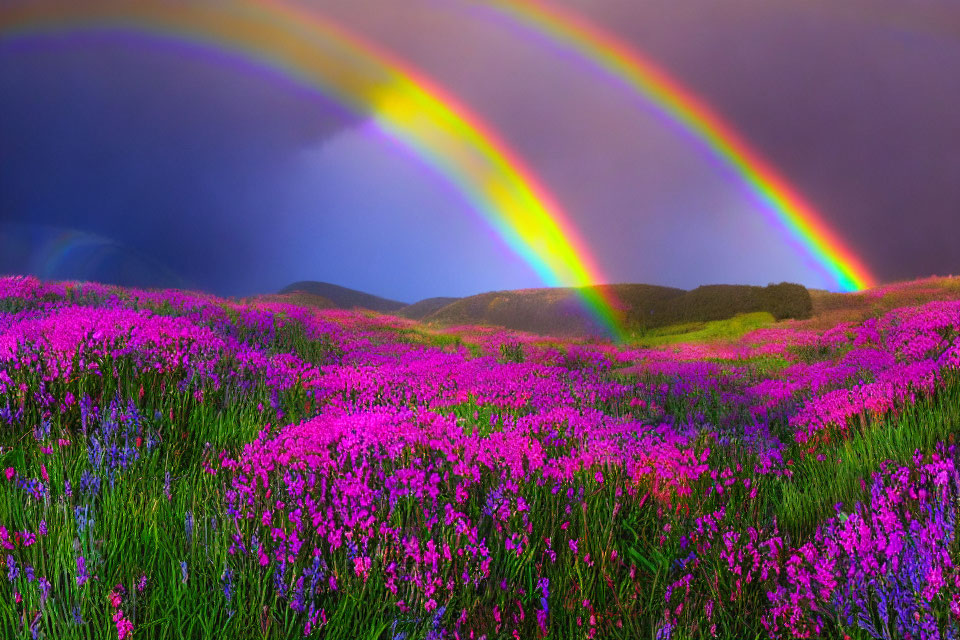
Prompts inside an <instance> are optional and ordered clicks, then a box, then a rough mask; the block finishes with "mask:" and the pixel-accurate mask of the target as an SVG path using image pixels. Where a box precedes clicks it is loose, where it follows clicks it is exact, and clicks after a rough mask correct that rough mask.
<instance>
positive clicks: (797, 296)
mask: <svg viewBox="0 0 960 640" xmlns="http://www.w3.org/2000/svg"><path fill="white" fill-rule="evenodd" d="M760 300H761V304H762V305H763V311H769V312H770V313H771V314H773V317H774V318H776V319H777V320H784V319H786V318H796V319H798V320H804V319H806V318H809V317H810V316H812V315H813V300H812V299H811V298H810V292H809V291H807V288H806V287H803V286H801V285H799V284H793V283H791V282H781V283H780V284H769V285H767V286H766V287H764V288H763V289H761V290H760Z"/></svg>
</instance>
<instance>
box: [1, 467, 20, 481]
mask: <svg viewBox="0 0 960 640" xmlns="http://www.w3.org/2000/svg"><path fill="white" fill-rule="evenodd" d="M3 473H4V475H6V476H7V480H13V478H14V476H16V475H17V470H16V469H14V468H13V467H7V469H6V470H5V471H4V472H3Z"/></svg>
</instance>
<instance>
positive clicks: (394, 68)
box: [0, 0, 622, 339]
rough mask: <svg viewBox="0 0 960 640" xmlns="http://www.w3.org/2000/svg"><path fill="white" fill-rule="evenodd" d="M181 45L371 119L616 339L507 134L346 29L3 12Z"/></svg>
mask: <svg viewBox="0 0 960 640" xmlns="http://www.w3.org/2000/svg"><path fill="white" fill-rule="evenodd" d="M103 31H106V32H114V31H119V32H123V33H135V34H143V35H146V36H150V37H153V38H161V39H164V38H165V39H174V40H178V41H187V42H190V43H193V44H199V45H201V46H204V47H210V48H212V49H214V50H217V51H225V52H228V53H231V54H234V55H239V56H242V57H243V58H244V59H247V60H252V61H254V62H255V63H257V64H259V65H261V66H264V67H266V68H269V69H271V70H272V71H274V72H278V73H282V74H283V75H285V76H286V77H288V78H289V79H292V80H294V81H296V82H298V83H299V84H302V85H305V86H307V87H310V88H313V89H319V90H320V91H321V92H322V93H324V94H325V95H327V96H330V97H332V98H334V99H336V100H337V101H338V102H339V103H341V104H343V105H345V106H347V107H348V108H350V109H353V110H356V111H360V112H363V113H369V114H371V117H372V118H373V119H374V120H375V122H376V123H377V125H378V127H379V128H380V130H381V131H382V132H383V133H384V134H385V135H386V136H388V137H389V138H391V139H393V140H394V141H395V142H399V143H401V144H402V145H404V146H405V147H407V148H409V149H412V150H413V151H414V152H415V154H416V155H417V156H418V157H419V158H420V159H421V160H422V161H424V162H425V163H426V164H427V165H428V166H430V167H432V168H433V169H434V170H435V171H437V172H438V173H439V174H440V175H441V176H442V177H444V178H445V179H446V180H447V181H449V182H450V183H451V184H452V185H454V186H455V188H456V189H457V190H458V191H459V192H460V193H461V194H463V196H464V197H465V199H466V200H467V201H468V202H469V203H470V204H471V207H472V208H473V209H474V210H475V211H477V212H479V213H480V214H481V215H482V216H483V218H484V219H485V220H486V221H487V222H488V223H489V224H490V225H491V226H492V227H493V228H494V229H495V231H496V232H497V233H498V235H499V236H500V237H501V238H502V239H503V240H504V241H505V242H506V244H507V246H509V247H510V248H511V249H512V250H513V251H514V252H516V253H517V254H518V255H519V256H521V257H522V258H523V259H524V260H525V261H526V262H527V263H528V264H529V265H530V266H531V267H532V268H533V269H534V270H535V271H536V273H537V274H538V275H539V276H540V278H542V280H543V281H544V282H545V283H546V284H547V285H550V286H573V287H580V289H579V292H580V295H581V297H582V298H583V300H584V302H585V304H586V306H587V308H588V309H589V311H590V312H591V313H592V315H593V316H594V317H595V318H596V320H597V321H598V322H599V323H600V324H601V325H603V326H604V327H605V328H606V329H607V330H608V331H609V332H610V333H611V334H612V335H613V336H614V337H615V338H617V339H619V338H620V337H621V335H622V334H621V323H620V322H619V320H618V317H619V313H620V312H619V311H618V309H617V305H616V301H615V300H614V299H613V298H612V297H611V295H612V294H611V293H610V292H609V291H608V292H607V293H603V292H602V291H603V290H602V289H599V288H596V287H589V285H593V284H599V283H603V282H606V279H605V278H604V277H603V275H602V274H601V273H600V271H599V269H598V268H597V266H596V264H595V262H594V260H593V258H592V257H591V255H590V253H589V251H588V250H587V248H586V247H585V246H584V244H583V242H582V241H581V240H580V239H579V238H578V236H577V234H576V232H575V230H574V229H573V227H572V226H571V225H570V223H569V222H568V221H567V217H566V215H565V214H564V213H563V211H562V210H561V208H560V207H559V205H558V204H557V203H556V202H555V200H554V199H553V198H552V197H551V195H550V194H549V193H548V192H547V190H546V189H545V188H544V187H543V186H542V185H540V184H539V182H538V181H537V179H536V178H535V177H534V175H533V173H532V172H531V171H530V170H529V169H528V168H527V167H525V166H524V164H523V163H522V162H521V161H520V159H519V158H518V157H517V156H516V154H515V153H513V152H512V151H511V150H510V148H509V147H508V146H507V145H506V144H505V143H504V142H503V141H502V140H500V139H499V138H498V136H497V135H496V134H495V133H494V132H493V131H492V130H491V129H490V127H488V126H487V125H486V124H485V123H484V122H482V121H481V120H480V119H479V118H478V117H477V116H476V115H474V114H472V113H471V112H470V111H469V110H468V109H467V108H466V107H465V106H464V105H462V104H460V103H459V102H457V101H456V100H455V99H454V98H452V97H451V96H450V95H448V94H446V93H444V92H443V91H441V90H440V89H439V88H438V87H437V86H436V85H434V84H433V83H432V82H430V81H429V80H428V79H427V78H426V77H424V76H423V75H422V74H420V73H418V72H416V71H415V70H414V69H412V68H411V67H409V66H408V65H406V64H405V63H404V62H402V61H401V60H399V59H398V58H397V57H396V56H394V55H392V54H389V53H387V52H385V51H383V50H381V49H379V48H378V47H376V46H375V45H373V44H371V43H369V42H367V41H365V40H363V39H362V38H360V37H359V36H357V35H356V34H353V33H350V32H348V31H347V30H346V29H344V28H343V27H342V26H340V25H337V24H335V23H333V22H331V21H330V20H327V19H326V18H324V17H322V16H320V15H318V14H317V13H315V12H308V11H306V10H305V9H302V8H298V7H293V6H291V5H288V4H285V3H282V2H277V1H275V0H236V1H232V2H229V3H205V2H194V1H192V0H184V1H182V2H181V1H176V0H164V1H158V0H145V1H144V0H141V1H137V2H93V3H90V2H82V3H81V2H74V1H69V2H31V3H26V4H24V5H20V6H18V7H7V8H3V9H0V41H3V40H11V39H15V38H26V37H39V36H43V35H44V34H52V35H58V34H62V33H72V32H103Z"/></svg>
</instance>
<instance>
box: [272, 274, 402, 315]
mask: <svg viewBox="0 0 960 640" xmlns="http://www.w3.org/2000/svg"><path fill="white" fill-rule="evenodd" d="M296 291H302V292H305V293H310V294H313V295H315V296H321V297H323V298H326V299H327V300H329V301H330V302H332V303H333V304H334V305H335V306H336V307H337V308H339V309H353V308H355V307H360V308H363V309H369V310H371V311H379V312H380V313H396V312H397V311H399V310H400V309H403V308H404V307H407V306H409V305H408V304H407V303H405V302H398V301H397V300H389V299H387V298H381V297H380V296H375V295H373V294H371V293H365V292H363V291H357V290H356V289H348V288H347V287H341V286H340V285H336V284H330V283H329V282H317V281H314V280H303V281H300V282H294V283H293V284H291V285H289V286H286V287H284V288H283V289H281V290H280V293H281V294H285V293H293V292H296Z"/></svg>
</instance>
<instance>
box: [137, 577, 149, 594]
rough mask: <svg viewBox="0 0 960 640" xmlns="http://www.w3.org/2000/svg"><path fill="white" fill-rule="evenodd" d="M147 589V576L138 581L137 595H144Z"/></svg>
mask: <svg viewBox="0 0 960 640" xmlns="http://www.w3.org/2000/svg"><path fill="white" fill-rule="evenodd" d="M146 588H147V574H143V575H142V576H140V579H139V580H137V593H143V590H144V589H146Z"/></svg>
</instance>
